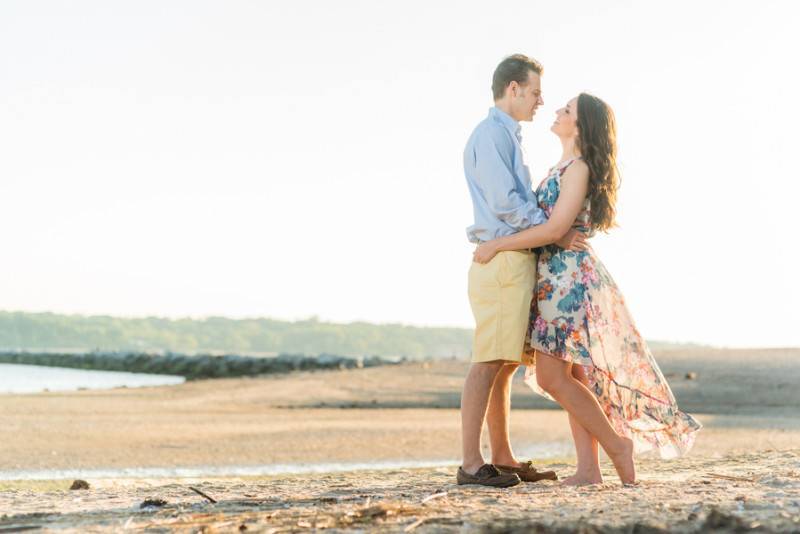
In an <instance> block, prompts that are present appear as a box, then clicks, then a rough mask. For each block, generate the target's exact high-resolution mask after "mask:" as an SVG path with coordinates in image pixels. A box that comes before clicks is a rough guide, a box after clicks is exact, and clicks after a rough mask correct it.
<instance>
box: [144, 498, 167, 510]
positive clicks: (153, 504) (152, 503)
mask: <svg viewBox="0 0 800 534" xmlns="http://www.w3.org/2000/svg"><path fill="white" fill-rule="evenodd" d="M166 505H167V501H165V500H164V499H159V498H155V499H150V498H147V499H145V500H143V501H142V504H140V505H139V508H161V507H162V506H166Z"/></svg>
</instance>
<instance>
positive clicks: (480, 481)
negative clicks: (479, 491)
mask: <svg viewBox="0 0 800 534" xmlns="http://www.w3.org/2000/svg"><path fill="white" fill-rule="evenodd" d="M456 480H457V481H458V483H459V484H477V485H480V486H492V487H495V488H510V487H511V486H516V485H517V484H519V483H520V482H522V480H521V479H520V477H519V476H518V475H516V474H515V473H503V472H502V471H500V470H499V469H497V468H496V467H495V466H493V465H492V464H483V465H482V466H481V467H480V469H478V470H477V471H476V472H475V474H474V475H470V474H469V473H467V472H466V471H464V469H463V468H461V467H459V468H458V474H457V475H456Z"/></svg>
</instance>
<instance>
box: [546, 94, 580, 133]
mask: <svg viewBox="0 0 800 534" xmlns="http://www.w3.org/2000/svg"><path fill="white" fill-rule="evenodd" d="M550 131H551V132H553V133H554V134H556V135H557V136H559V137H566V138H570V137H578V97H577V96H576V97H575V98H573V99H572V100H570V101H569V102H567V105H566V106H564V107H563V108H560V109H557V110H556V120H555V122H553V126H551V127H550Z"/></svg>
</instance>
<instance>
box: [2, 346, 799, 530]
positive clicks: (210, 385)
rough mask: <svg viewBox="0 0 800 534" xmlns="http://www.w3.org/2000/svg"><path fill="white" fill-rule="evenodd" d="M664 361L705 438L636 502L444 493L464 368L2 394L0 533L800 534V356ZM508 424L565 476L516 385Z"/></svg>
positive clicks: (576, 494) (542, 422) (449, 481)
mask: <svg viewBox="0 0 800 534" xmlns="http://www.w3.org/2000/svg"><path fill="white" fill-rule="evenodd" d="M656 356H657V358H658V360H659V362H660V364H661V367H662V370H663V371H664V373H665V374H666V375H667V376H668V378H669V380H670V383H671V385H672V387H673V391H674V392H675V395H676V397H677V398H678V401H679V404H680V405H681V407H682V409H684V410H685V411H688V412H691V413H693V414H694V415H696V416H697V417H698V418H699V420H700V421H701V422H702V423H703V424H704V426H705V428H704V429H703V430H702V431H701V433H700V435H699V437H698V440H697V443H696V446H695V448H694V450H693V451H692V452H691V454H690V455H689V456H688V457H686V458H683V459H678V460H673V461H661V460H657V459H653V458H640V461H639V472H640V479H641V481H642V482H641V484H640V486H639V487H636V488H622V487H621V486H620V485H619V483H618V481H617V479H616V477H615V476H614V475H613V473H611V472H607V473H606V483H605V484H603V485H600V486H591V487H586V488H578V489H574V488H565V487H561V486H558V485H557V484H552V483H549V482H542V483H537V484H524V485H521V486H517V487H515V488H511V489H508V490H490V489H485V488H471V487H464V486H456V485H454V472H455V466H456V465H457V462H458V458H459V452H460V429H459V424H460V421H459V415H458V409H457V408H458V402H459V396H460V388H461V384H462V380H463V376H464V373H465V370H466V365H467V364H466V363H465V362H463V361H440V362H429V363H428V362H426V363H409V364H404V365H402V366H391V367H378V368H370V369H353V370H344V371H319V372H303V373H297V374H289V375H275V376H265V377H257V378H246V379H221V380H204V381H197V382H189V383H186V384H183V385H180V386H172V387H160V388H142V389H116V390H108V391H79V392H74V393H44V394H34V395H5V396H0V443H2V444H3V445H2V451H3V454H2V455H0V532H3V531H14V530H11V529H23V528H26V527H33V528H56V529H63V528H67V529H74V530H76V531H93V530H98V531H103V530H119V529H121V528H123V527H125V528H128V529H134V530H136V529H145V528H156V529H157V530H163V531H169V530H183V531H187V532H188V531H198V530H200V529H201V528H206V529H217V530H219V531H230V530H236V529H238V528H239V527H240V526H241V525H245V527H246V529H247V530H250V531H258V532H260V531H265V532H269V531H272V532H277V531H302V530H308V529H312V528H334V529H343V530H348V529H365V528H369V529H373V528H377V529H383V530H386V531H397V532H399V531H404V530H407V529H408V531H410V530H414V531H420V532H435V531H442V530H451V531H462V530H466V531H469V530H471V529H473V530H475V531H480V530H487V529H494V530H495V531H509V529H510V530H514V529H539V530H540V531H545V530H548V529H551V530H552V529H559V528H561V529H566V531H572V530H575V529H580V528H584V531H586V532H591V531H592V530H585V528H594V529H600V530H596V531H604V532H605V531H609V532H612V531H613V532H616V531H619V532H623V531H631V529H633V528H634V527H635V526H636V525H639V527H636V528H639V530H638V531H642V532H644V531H647V530H641V529H651V531H654V532H656V531H659V529H661V530H663V531H680V532H699V531H704V530H709V529H713V528H716V527H719V528H723V529H728V530H731V531H733V530H736V529H740V530H741V529H751V528H754V529H760V530H761V531H785V532H791V531H800V417H798V416H797V414H796V406H798V405H800V392H798V390H797V388H796V387H794V386H795V384H797V383H798V380H800V365H798V363H800V350H796V349H785V350H778V349H776V350H750V351H748V350H722V349H719V350H717V349H713V350H712V349H702V348H691V349H689V348H687V349H680V350H669V351H662V352H659V353H657V354H656ZM513 407H514V410H513V412H512V442H513V444H514V447H515V450H516V451H517V454H518V455H519V456H520V457H523V458H532V459H533V460H535V461H536V462H537V465H541V466H552V468H554V469H556V470H557V471H558V472H559V474H561V475H568V474H570V473H571V471H570V469H571V468H573V467H574V465H573V461H574V459H573V455H572V450H571V446H570V443H569V429H568V426H567V422H566V416H565V414H564V412H562V411H561V410H559V409H555V408H557V407H556V406H555V405H554V404H552V403H550V402H549V401H546V400H544V399H541V398H539V397H537V396H535V395H534V394H533V393H532V392H530V391H529V390H528V388H527V387H526V386H525V385H524V384H522V383H521V382H518V383H516V384H515V388H514V394H513ZM420 466H422V467H420ZM378 467H379V468H381V469H376V468H378ZM606 467H608V465H606ZM181 469H183V471H181ZM126 470H127V471H126ZM131 470H133V471H131ZM137 470H138V471H137ZM192 473H195V474H194V475H193V474H192ZM253 474H255V476H252V475H253ZM73 478H82V479H85V480H87V481H88V482H89V484H90V486H91V489H89V490H72V491H70V490H68V488H69V485H70V484H71V483H72V479H73ZM189 486H193V487H195V488H197V489H199V490H200V491H202V492H205V493H206V494H207V495H209V496H211V497H212V498H213V499H215V500H217V501H218V502H217V503H216V504H212V503H211V502H209V501H207V500H206V499H204V498H203V497H201V496H200V495H198V494H196V493H195V492H193V491H192V490H190V489H189ZM147 498H160V499H163V500H165V501H167V504H166V505H165V506H163V507H146V508H144V509H142V508H140V504H141V503H142V502H143V501H144V500H145V499H147ZM614 529H617V530H614ZM619 529H622V530H619Z"/></svg>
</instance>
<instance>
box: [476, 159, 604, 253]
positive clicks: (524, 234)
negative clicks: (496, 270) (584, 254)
mask: <svg viewBox="0 0 800 534" xmlns="http://www.w3.org/2000/svg"><path fill="white" fill-rule="evenodd" d="M588 190H589V168H588V167H587V165H586V164H585V163H584V162H582V161H576V162H575V163H573V164H572V165H571V166H570V168H569V169H567V170H566V172H565V173H564V175H563V176H562V177H561V192H560V194H559V196H558V200H557V201H556V205H555V206H554V207H553V213H552V214H551V215H550V219H549V220H548V221H547V222H546V223H544V224H541V225H539V226H535V227H532V228H528V229H527V230H523V231H521V232H517V233H516V234H513V235H509V236H505V237H501V238H498V239H493V240H491V241H489V242H487V243H484V244H482V245H481V246H479V247H478V248H477V249H476V250H475V254H474V255H473V257H474V259H475V261H477V262H478V263H487V262H488V261H490V260H491V259H492V258H493V257H494V256H495V255H496V254H497V253H498V252H501V251H504V250H521V249H525V248H534V247H541V246H543V245H548V244H550V243H554V242H556V241H557V240H558V239H559V238H561V237H562V236H564V234H566V233H567V232H568V231H569V229H570V228H571V227H572V224H573V223H574V222H575V217H577V216H578V213H580V211H581V209H582V207H583V202H584V200H585V199H586V193H587V191H588Z"/></svg>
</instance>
